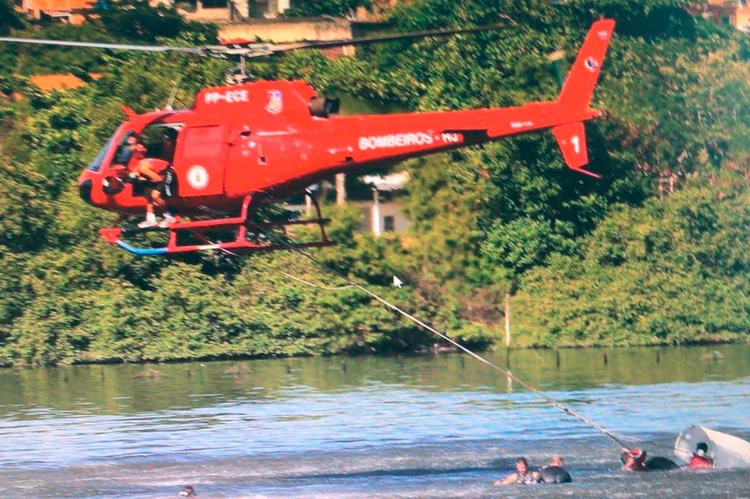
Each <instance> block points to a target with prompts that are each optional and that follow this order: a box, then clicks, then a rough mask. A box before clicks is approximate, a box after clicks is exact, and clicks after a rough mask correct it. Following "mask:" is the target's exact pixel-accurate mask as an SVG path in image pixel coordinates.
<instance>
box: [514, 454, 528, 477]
mask: <svg viewBox="0 0 750 499" xmlns="http://www.w3.org/2000/svg"><path fill="white" fill-rule="evenodd" d="M528 469H529V462H528V461H527V460H526V458H525V457H519V458H518V459H516V470H517V471H518V472H519V473H521V474H524V473H526V471H528Z"/></svg>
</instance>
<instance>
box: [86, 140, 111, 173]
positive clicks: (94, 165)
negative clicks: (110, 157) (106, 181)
mask: <svg viewBox="0 0 750 499" xmlns="http://www.w3.org/2000/svg"><path fill="white" fill-rule="evenodd" d="M114 138H115V136H114V135H113V136H112V137H110V138H109V140H108V141H107V143H106V144H104V147H102V150H101V151H99V153H98V154H97V155H96V157H95V158H94V161H92V162H91V164H90V165H89V170H91V171H92V172H98V171H99V170H100V169H101V167H102V161H104V156H106V155H107V151H109V146H111V145H112V140H113V139H114Z"/></svg>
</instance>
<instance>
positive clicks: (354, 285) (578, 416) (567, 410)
mask: <svg viewBox="0 0 750 499" xmlns="http://www.w3.org/2000/svg"><path fill="white" fill-rule="evenodd" d="M266 235H267V236H268V237H269V239H270V238H271V237H272V236H273V235H272V234H270V233H268V232H266ZM201 237H204V238H205V236H201ZM205 239H206V240H208V239H207V238H205ZM279 241H280V242H281V244H283V245H285V246H287V247H288V248H289V249H290V250H293V251H296V252H298V253H300V254H302V255H303V256H305V257H306V258H307V259H309V260H310V261H312V262H313V263H314V264H316V265H318V266H319V267H320V268H322V269H323V270H324V271H326V272H328V273H330V274H332V275H334V276H335V277H338V278H339V279H342V280H344V281H346V282H347V283H349V284H348V286H342V287H337V288H326V287H321V286H317V285H315V284H313V283H310V282H307V281H305V280H303V279H300V278H297V277H294V276H292V275H291V274H289V273H287V272H284V271H278V272H281V273H282V274H284V275H286V276H287V277H291V278H293V279H295V280H297V281H300V282H303V283H305V284H308V285H311V286H314V287H317V288H320V289H333V290H335V289H346V288H357V289H359V290H360V291H362V292H363V293H365V294H367V295H368V296H370V297H372V298H374V299H375V300H376V301H378V302H380V303H382V304H383V305H385V306H386V307H388V308H390V309H391V310H393V311H395V312H398V313H399V314H401V315H402V316H403V317H405V318H407V319H409V320H410V321H412V322H413V323H415V324H417V325H418V326H420V327H422V328H424V329H426V330H427V331H430V332H431V333H433V334H435V335H436V336H438V337H440V338H442V339H443V340H445V341H447V342H448V343H450V344H452V345H453V346H455V347H456V348H458V349H459V350H461V351H462V352H465V353H466V354H468V355H470V356H471V357H473V358H475V359H476V360H478V361H479V362H481V363H482V364H485V365H487V366H489V367H490V368H492V369H494V370H496V371H498V372H500V373H502V374H504V375H505V376H507V377H508V378H510V379H512V380H513V381H515V382H516V383H518V384H519V385H521V386H523V387H524V388H526V389H527V390H529V391H530V392H532V393H534V394H536V395H538V396H539V397H541V398H542V399H544V400H545V401H546V402H547V403H549V404H550V405H552V406H553V407H556V408H557V409H559V410H560V411H562V412H563V413H564V414H567V415H568V416H571V417H573V418H575V419H577V420H578V421H580V422H581V423H584V424H585V425H588V426H590V427H591V428H593V429H595V430H597V431H599V432H601V433H603V434H604V435H606V436H607V437H608V438H610V439H611V440H612V441H614V442H615V443H617V444H619V445H620V446H621V447H623V448H625V449H627V450H631V447H630V445H628V444H627V443H626V442H625V440H624V439H625V438H627V437H622V436H620V435H616V434H614V433H612V432H611V431H609V430H607V429H605V428H603V427H601V426H599V425H598V424H596V423H594V422H593V421H591V420H590V419H588V418H586V417H584V416H583V415H581V414H579V413H578V412H576V411H574V410H573V409H570V408H568V407H566V406H564V405H563V404H562V403H560V402H558V401H557V400H555V399H553V398H552V397H550V396H549V395H547V394H545V393H544V392H542V391H540V390H537V389H536V388H535V387H534V386H532V385H530V384H528V383H526V382H524V381H523V380H522V379H520V378H518V377H517V376H516V375H514V374H513V373H512V372H510V371H508V370H506V369H503V368H501V367H499V366H497V365H496V364H493V363H492V362H490V361H489V360H487V359H485V358H484V357H482V356H480V355H478V354H476V353H474V352H473V351H471V350H469V349H468V348H466V347H465V346H463V345H461V344H460V343H458V342H457V341H456V340H454V339H452V338H451V337H449V336H447V335H445V334H443V333H441V332H440V331H438V330H436V329H435V328H433V327H431V326H429V325H428V324H425V323H424V322H422V321H421V320H420V319H418V318H417V317H415V316H413V315H412V314H410V313H409V312H407V311H405V310H403V309H401V308H399V307H398V306H396V305H394V304H393V303H391V302H389V301H388V300H386V299H385V298H382V297H380V296H379V295H377V294H375V293H373V292H372V291H370V290H369V289H367V288H365V287H364V286H362V285H361V284H359V283H357V282H355V281H354V280H352V279H349V278H348V277H346V276H344V275H342V274H341V273H339V272H338V271H336V270H334V269H331V268H329V267H328V266H326V265H325V264H324V263H322V262H320V261H319V260H318V259H317V258H315V257H314V256H313V255H311V254H310V253H308V252H307V251H305V250H304V249H301V248H300V247H299V246H294V245H292V244H290V243H288V242H286V241H284V240H283V239H279ZM209 242H210V241H209ZM219 249H221V251H223V252H224V253H226V254H229V255H232V256H239V255H238V254H236V253H233V252H232V251H230V250H228V249H226V248H219Z"/></svg>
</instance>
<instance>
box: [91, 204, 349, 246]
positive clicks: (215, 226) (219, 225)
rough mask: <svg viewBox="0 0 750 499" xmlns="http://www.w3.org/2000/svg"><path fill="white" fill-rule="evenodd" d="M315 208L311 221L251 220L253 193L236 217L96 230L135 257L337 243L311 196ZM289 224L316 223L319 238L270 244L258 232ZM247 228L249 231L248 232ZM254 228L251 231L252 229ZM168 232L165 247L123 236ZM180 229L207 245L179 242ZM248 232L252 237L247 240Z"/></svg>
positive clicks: (111, 242) (332, 244) (108, 240)
mask: <svg viewBox="0 0 750 499" xmlns="http://www.w3.org/2000/svg"><path fill="white" fill-rule="evenodd" d="M311 199H312V201H313V204H314V205H315V210H316V212H317V215H318V216H317V218H315V219H313V220H292V221H279V222H251V221H250V220H249V218H248V215H249V214H251V210H250V207H251V204H252V195H250V194H248V195H247V196H245V199H244V201H243V203H242V211H241V212H240V215H239V216H237V217H229V218H217V219H210V220H196V221H191V222H182V221H177V222H174V223H172V224H169V226H167V227H163V228H162V227H148V228H144V229H139V228H135V229H123V228H119V227H116V228H107V229H100V230H99V233H100V234H101V236H102V238H103V239H104V240H105V241H107V242H108V243H110V244H114V245H116V246H119V247H120V248H122V249H124V250H126V251H128V252H130V253H132V254H134V255H137V256H153V255H170V254H177V253H193V252H196V251H214V250H223V251H231V252H232V253H237V254H241V253H254V252H257V251H274V250H281V249H283V250H288V249H295V248H324V247H326V246H334V245H335V244H336V243H334V242H332V241H330V240H329V239H328V236H327V235H326V231H325V225H326V224H327V223H328V222H330V219H329V218H323V216H322V213H321V211H320V205H319V204H318V201H317V200H316V199H315V198H314V197H312V196H311ZM292 225H317V226H318V227H319V228H320V235H321V238H320V240H319V241H314V242H310V243H300V244H295V245H292V246H290V245H289V244H273V243H271V242H261V241H260V238H259V235H260V233H262V232H263V231H265V229H271V228H274V227H288V226H292ZM248 229H251V230H252V232H250V233H248ZM253 229H254V230H253ZM235 230H236V231H237V237H236V238H235V240H234V241H227V242H211V241H209V240H208V239H207V238H206V237H205V236H204V234H205V233H206V232H229V231H235ZM162 231H168V232H169V241H168V243H167V245H166V246H164V247H161V248H139V247H137V246H133V245H131V244H130V243H128V242H127V241H125V240H124V239H123V236H127V235H128V234H141V233H145V232H162ZM180 232H189V233H190V234H191V235H193V236H195V237H197V238H199V239H202V240H203V241H206V242H207V244H179V243H178V241H177V234H178V233H180ZM248 235H250V236H254V240H250V239H248Z"/></svg>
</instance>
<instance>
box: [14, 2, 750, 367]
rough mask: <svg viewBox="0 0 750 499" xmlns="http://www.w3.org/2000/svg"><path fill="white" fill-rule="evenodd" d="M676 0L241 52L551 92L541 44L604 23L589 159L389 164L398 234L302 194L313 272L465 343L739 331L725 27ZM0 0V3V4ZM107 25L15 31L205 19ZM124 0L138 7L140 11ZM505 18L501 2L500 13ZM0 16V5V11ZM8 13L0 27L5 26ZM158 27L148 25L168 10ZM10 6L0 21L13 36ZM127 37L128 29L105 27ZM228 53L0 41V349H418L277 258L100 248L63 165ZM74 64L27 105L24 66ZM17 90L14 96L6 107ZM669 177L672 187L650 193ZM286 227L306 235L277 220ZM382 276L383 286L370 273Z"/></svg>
mask: <svg viewBox="0 0 750 499" xmlns="http://www.w3.org/2000/svg"><path fill="white" fill-rule="evenodd" d="M684 3H685V2H682V1H678V0H661V1H654V0H638V1H635V0H633V1H627V2H623V1H620V0H588V1H575V2H567V3H565V2H560V3H559V5H553V4H552V3H550V2H547V1H546V0H545V1H542V0H524V1H517V0H516V1H511V0H508V1H498V2H493V3H491V5H490V4H489V3H487V2H483V1H479V0H474V1H466V2H454V1H452V0H422V1H416V2H413V3H409V4H408V5H402V6H400V7H399V8H398V9H397V10H396V11H395V12H394V13H393V16H392V17H393V23H394V24H395V25H396V26H397V27H398V28H399V29H403V30H411V29H428V28H436V27H445V26H452V25H459V24H460V25H466V24H467V23H469V22H473V23H476V24H485V23H489V22H497V21H498V20H501V19H507V18H510V19H512V20H513V21H514V22H515V23H516V25H510V26H509V28H508V29H507V30H503V31H499V32H491V33H489V32H488V33H481V34H476V35H462V36H458V37H454V38H451V39H448V40H424V41H422V42H419V43H416V44H407V43H394V44H389V45H381V46H378V47H370V48H368V49H366V50H365V49H362V50H360V51H359V56H358V58H356V59H350V58H342V59H339V60H335V61H331V60H328V59H325V58H324V57H323V56H321V55H320V54H317V53H309V52H306V53H305V52H300V53H296V54H291V55H289V56H286V57H284V58H283V59H280V60H278V61H277V63H276V64H273V65H269V64H264V65H258V66H257V67H256V68H254V70H255V71H254V72H255V73H257V74H261V75H262V76H264V77H276V78H303V79H306V80H308V81H309V82H310V83H311V84H313V85H314V86H315V87H316V88H317V89H318V90H319V91H322V92H326V93H337V92H339V93H346V94H350V95H356V96H357V97H359V98H362V99H365V100H369V101H373V102H381V103H383V104H384V105H386V104H387V105H392V106H399V107H402V108H407V109H411V110H415V111H419V110H435V109H457V108H467V107H481V106H498V105H517V104H520V103H523V102H529V101H533V100H539V99H550V98H554V96H555V94H556V92H557V86H558V83H557V79H556V77H555V73H554V70H553V68H551V67H550V65H549V62H548V61H547V59H546V55H547V54H548V53H550V52H552V51H555V50H558V49H561V48H562V49H565V50H566V53H567V57H568V58H569V59H570V58H572V57H573V56H574V55H575V53H576V51H577V48H578V47H579V46H580V43H581V40H582V37H583V34H584V33H585V32H586V30H587V29H588V26H589V25H590V23H591V22H592V21H593V20H595V19H598V18H600V17H601V16H604V15H606V16H610V17H613V18H615V19H616V20H617V21H618V25H617V29H616V36H615V39H614V41H613V43H612V47H611V50H610V53H609V55H608V58H607V61H606V63H605V66H604V72H603V75H602V80H601V83H600V86H599V88H598V90H597V92H596V94H595V102H594V106H595V107H598V108H601V109H604V110H605V116H604V117H603V118H601V119H599V120H597V121H595V122H591V123H589V124H588V125H587V131H588V138H589V144H588V148H589V155H590V159H591V165H590V169H591V170H593V171H596V172H599V173H601V174H603V175H604V177H603V179H601V180H594V179H590V178H588V177H584V176H581V175H579V174H576V173H574V172H571V171H569V170H568V169H566V168H565V166H564V164H563V162H562V158H561V157H560V154H559V151H558V149H557V146H556V144H555V143H554V139H553V138H552V137H551V134H549V133H540V134H536V135H524V136H520V137H517V138H513V139H508V140H502V141H499V142H496V143H493V144H491V145H488V146H485V147H477V148H470V149H465V150H461V151H457V152H454V153H450V154H445V155H440V156H436V157H434V158H431V159H428V160H424V159H420V160H413V161H410V162H408V163H406V164H405V165H404V168H407V169H408V170H409V171H410V173H411V175H412V178H413V181H412V182H410V184H409V186H408V189H409V195H408V197H407V198H406V201H405V204H406V206H405V207H406V210H407V212H408V214H409V216H410V217H411V219H412V221H413V228H412V230H411V232H410V233H409V234H387V235H386V236H384V237H381V238H379V239H374V238H373V237H372V236H370V235H368V234H359V233H356V232H355V230H354V228H355V227H356V225H357V213H356V212H355V211H354V210H353V209H351V208H348V209H344V210H337V209H335V208H334V207H329V208H327V211H328V214H330V215H333V217H334V223H333V226H332V227H331V232H332V239H334V240H336V241H339V242H340V243H341V244H340V246H338V247H336V248H329V249H326V250H321V251H318V252H316V253H315V254H316V256H317V257H318V258H319V259H320V261H322V262H323V263H324V264H325V265H327V266H329V267H330V268H332V269H335V270H336V271H337V272H340V273H341V274H344V275H346V276H348V277H351V278H354V279H356V280H358V281H359V282H362V283H366V284H367V285H368V286H369V287H370V288H371V289H373V290H374V291H375V292H377V293H380V294H382V295H384V296H386V297H387V298H388V299H390V300H392V301H394V302H395V303H397V304H399V305H401V306H403V307H404V308H405V309H407V310H408V311H410V312H413V313H415V314H416V315H417V316H419V317H421V318H424V319H426V320H428V321H430V323H431V324H433V325H434V326H435V327H437V328H438V329H440V330H444V331H447V332H449V334H451V335H452V336H454V337H456V338H458V339H460V340H461V341H464V342H467V343H468V344H470V345H473V346H477V347H486V346H490V345H492V344H493V343H494V342H495V341H497V339H498V338H499V337H500V334H501V331H502V329H503V327H504V322H503V311H502V306H503V305H502V304H503V301H504V296H505V294H506V293H511V294H512V295H513V298H512V306H513V321H514V342H515V344H516V345H519V346H520V345H523V346H530V345H539V346H582V345H642V344H657V343H658V344H683V343H690V342H697V341H701V342H702V341H746V340H747V339H748V338H749V337H750V336H748V331H750V301H749V300H750V298H748V296H749V295H748V287H749V286H750V277H749V276H750V252H749V251H748V249H747V248H748V247H750V244H749V243H750V241H749V240H748V239H749V238H750V235H749V234H750V231H749V230H748V229H749V228H750V193H748V179H750V148H749V147H748V146H749V145H750V133H749V131H748V126H749V125H750V89H749V88H748V84H747V82H748V81H750V65H749V64H748V59H749V58H750V39H749V38H748V37H747V35H744V34H738V33H733V32H731V31H730V29H729V28H728V27H727V28H725V27H721V26H716V25H713V24H709V23H707V22H706V21H704V20H702V19H699V18H693V17H691V16H690V15H688V14H687V13H686V12H685V10H684V7H685V6H684ZM2 5H4V4H1V3H0V12H3V11H2V8H3V7H2ZM139 8H140V9H142V10H143V12H141V13H140V14H139V15H144V16H155V17H156V18H158V19H155V20H152V21H148V22H147V21H143V22H141V23H136V24H138V26H141V27H140V28H138V29H136V28H133V29H130V27H129V28H128V31H122V30H117V29H119V28H118V27H120V26H124V24H122V23H121V22H120V21H108V19H110V20H112V19H118V17H117V16H118V15H120V16H126V15H132V13H129V12H126V13H122V12H120V13H119V14H118V13H117V12H112V13H110V14H109V16H111V17H107V16H103V17H102V18H101V19H100V20H99V21H92V22H91V23H89V24H86V25H84V26H82V27H73V26H50V27H48V28H44V29H41V30H37V31H33V32H24V33H22V34H23V35H24V36H38V37H60V38H63V37H65V38H72V39H96V40H108V41H111V40H123V41H128V40H132V39H136V38H137V39H141V40H158V41H160V42H162V43H170V44H175V43H184V44H190V43H207V42H211V41H212V40H211V39H210V37H211V36H212V33H211V31H210V30H207V29H206V28H205V27H196V26H194V25H191V24H180V25H179V29H175V27H174V26H173V25H172V24H170V23H167V24H164V23H160V22H158V21H159V19H162V18H169V17H168V16H170V15H171V14H170V11H168V10H161V11H150V10H148V9H146V8H145V6H141V7H139ZM139 12H140V11H139ZM501 15H502V16H505V17H502V18H501V17H500V16H501ZM0 18H3V19H5V18H4V17H2V15H0ZM9 19H10V18H9ZM170 19H171V18H170ZM15 22H16V21H15V20H13V19H11V21H8V23H9V24H4V25H0V30H2V29H6V30H7V29H12V28H17V27H18V25H17V24H15ZM128 26H131V25H128ZM226 67H227V64H226V63H224V62H221V61H215V60H202V59H201V60H197V59H193V58H190V57H175V56H165V55H158V54H104V53H96V52H91V51H83V52H81V51H79V50H65V51H55V50H48V49H44V50H42V49H40V48H39V47H24V48H19V47H15V46H2V47H0V68H2V71H0V75H1V76H0V90H2V93H0V117H2V121H1V123H0V147H2V152H1V153H0V154H2V162H0V199H2V201H1V202H0V265H2V268H3V272H2V273H0V364H4V365H11V364H56V363H73V362H112V361H140V360H171V359H197V358H219V357H232V356H248V355H252V356H274V355H319V354H333V353H341V352H346V353H363V352H388V351H398V350H416V349H420V348H425V347H429V346H431V345H432V343H434V341H435V338H434V337H432V336H430V335H429V334H428V333H425V332H423V331H420V330H419V329H418V328H416V327H415V326H414V325H413V324H411V323H409V322H406V321H405V320H403V319H402V318H400V317H398V316H395V315H394V314H393V313H392V312H390V311H389V310H387V309H385V308H384V307H382V306H381V305H379V304H378V303H377V302H375V301H373V300H372V299H370V298H369V297H367V296H366V295H364V294H362V293H360V292H358V291H357V290H354V289H342V290H326V289H318V288H314V287H311V286H308V285H305V284H302V283H300V282H298V281H295V280H293V279H291V278H289V277H288V275H287V274H286V273H290V274H291V275H294V276H296V277H299V278H301V279H304V280H306V281H309V282H313V283H316V284H318V285H320V286H327V287H333V286H341V285H343V284H345V283H344V282H343V281H341V280H339V279H337V278H335V277H334V276H332V275H331V274H326V273H324V272H322V271H321V269H320V268H319V267H317V266H316V265H315V264H313V263H312V262H310V261H309V260H308V259H306V258H305V257H304V256H302V255H300V254H298V253H284V252H277V253H275V254H271V255H261V256H253V257H247V258H242V259H234V258H231V257H227V256H223V255H201V256H195V255H192V256H188V257H184V258H181V259H177V258H175V259H158V258H151V259H148V258H147V259H138V258H135V257H132V256H131V255H128V254H125V253H123V252H121V251H119V250H117V249H115V248H112V247H110V246H108V245H106V244H105V243H103V242H102V241H101V240H100V239H99V237H98V234H97V233H96V230H95V229H97V228H99V227H103V226H108V225H110V224H112V223H113V222H114V219H115V216H114V215H112V214H109V213H105V212H101V211H97V210H94V209H92V208H90V207H88V206H86V205H85V204H84V203H83V202H82V201H81V200H80V199H79V198H78V196H77V188H76V184H75V179H76V177H77V175H78V173H79V172H80V171H81V169H83V168H84V167H85V165H86V163H87V161H88V160H90V159H91V158H92V157H93V156H94V155H95V153H96V151H97V150H98V149H99V148H100V147H101V144H102V143H103V142H104V141H105V140H106V138H107V137H108V136H109V135H110V134H111V133H112V131H113V130H114V128H115V127H116V126H117V124H118V123H119V122H120V121H121V120H122V119H123V116H122V113H121V111H120V110H119V105H120V104H121V103H126V104H128V105H129V106H131V107H133V108H134V109H136V110H137V111H144V110H148V109H153V108H154V107H155V106H162V105H163V104H164V103H165V102H166V100H167V97H168V95H169V93H170V90H171V89H172V87H173V86H174V82H175V81H176V80H177V79H178V78H179V79H180V82H181V83H180V88H179V91H178V92H177V98H176V102H177V103H178V104H180V105H184V106H190V105H191V103H192V99H193V96H194V94H195V92H196V91H197V90H198V89H200V88H201V87H203V86H206V85H212V84H216V83H219V82H220V80H221V76H222V74H223V71H224V69H226ZM49 70H53V71H69V72H73V73H74V74H78V75H82V76H86V75H87V74H88V73H89V72H93V71H95V72H100V73H102V77H101V78H99V79H97V80H92V81H90V82H89V84H88V85H87V86H85V87H82V88H80V89H77V90H75V91H67V92H59V93H52V94H43V93H41V92H40V91H39V90H38V89H36V88H34V87H33V85H31V84H29V83H28V82H27V80H26V76H28V75H29V74H33V73H39V72H43V71H49ZM13 92H16V93H18V94H20V95H22V98H20V99H16V98H13V97H12V93H13ZM669 176H672V177H673V178H675V179H676V192H674V193H668V192H660V191H658V190H657V189H656V186H657V180H658V179H659V178H660V177H669ZM296 237H297V238H303V237H305V234H304V233H297V234H296ZM394 273H395V274H397V275H399V276H400V277H401V278H402V279H403V280H404V281H405V282H406V283H407V286H406V287H404V288H402V289H393V288H391V287H389V283H390V280H391V278H392V275H393V274H394Z"/></svg>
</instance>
